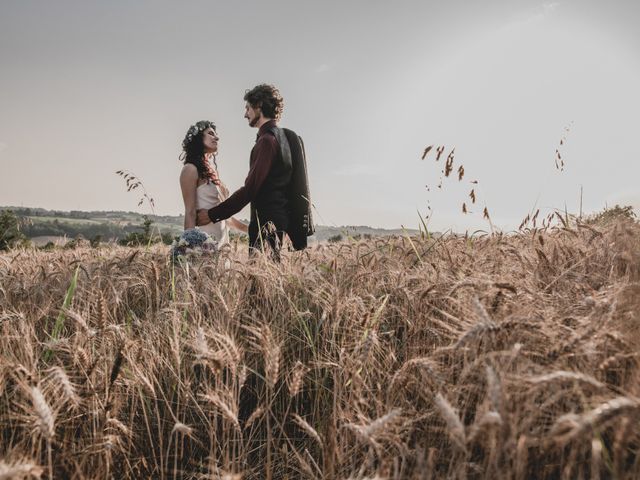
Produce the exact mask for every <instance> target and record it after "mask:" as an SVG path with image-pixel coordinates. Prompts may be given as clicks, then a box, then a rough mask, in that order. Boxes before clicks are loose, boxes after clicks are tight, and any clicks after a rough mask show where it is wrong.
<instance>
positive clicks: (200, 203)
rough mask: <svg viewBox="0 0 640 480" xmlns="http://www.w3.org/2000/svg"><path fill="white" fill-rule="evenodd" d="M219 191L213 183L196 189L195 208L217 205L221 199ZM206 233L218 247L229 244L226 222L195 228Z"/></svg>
mask: <svg viewBox="0 0 640 480" xmlns="http://www.w3.org/2000/svg"><path fill="white" fill-rule="evenodd" d="M221 196H222V194H221V193H220V189H219V188H218V186H217V185H216V184H214V183H203V184H202V185H199V186H198V188H197V189H196V208H198V209H200V208H206V209H209V208H212V207H215V206H216V205H218V204H219V203H220V202H221V201H222V199H221ZM196 228H199V229H200V230H202V231H203V232H207V233H208V234H209V235H211V238H213V239H214V240H216V241H217V242H218V245H224V244H225V243H229V229H228V228H227V223H226V221H224V220H222V221H221V222H217V223H207V224H206V225H203V226H201V227H196Z"/></svg>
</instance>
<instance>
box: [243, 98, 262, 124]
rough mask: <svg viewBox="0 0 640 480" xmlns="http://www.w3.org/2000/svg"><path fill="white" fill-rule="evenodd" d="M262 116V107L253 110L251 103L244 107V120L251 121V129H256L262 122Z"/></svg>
mask: <svg viewBox="0 0 640 480" xmlns="http://www.w3.org/2000/svg"><path fill="white" fill-rule="evenodd" d="M260 115H262V110H261V109H260V107H256V108H253V107H252V106H251V104H250V103H249V102H246V103H245V105H244V118H246V119H247V120H248V121H249V126H250V127H255V126H256V125H257V124H258V122H259V121H260Z"/></svg>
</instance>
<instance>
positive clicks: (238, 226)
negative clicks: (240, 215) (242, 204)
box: [227, 217, 249, 233]
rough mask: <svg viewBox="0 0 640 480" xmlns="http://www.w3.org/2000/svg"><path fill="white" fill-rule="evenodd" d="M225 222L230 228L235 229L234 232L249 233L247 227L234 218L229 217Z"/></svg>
mask: <svg viewBox="0 0 640 480" xmlns="http://www.w3.org/2000/svg"><path fill="white" fill-rule="evenodd" d="M227 222H229V225H230V226H231V228H235V229H236V230H238V231H240V232H242V233H248V232H249V227H247V225H245V224H244V223H242V222H241V221H239V220H236V218H235V217H231V218H230V219H229V220H227Z"/></svg>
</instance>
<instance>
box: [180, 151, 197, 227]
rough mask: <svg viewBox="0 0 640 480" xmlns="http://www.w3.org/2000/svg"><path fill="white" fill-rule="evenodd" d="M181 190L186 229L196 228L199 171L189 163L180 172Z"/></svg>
mask: <svg viewBox="0 0 640 480" xmlns="http://www.w3.org/2000/svg"><path fill="white" fill-rule="evenodd" d="M180 188H181V190H182V200H183V201H184V229H185V230H186V229H188V228H194V227H195V226H196V189H197V188H198V169H197V168H196V166H195V165H192V164H190V163H187V164H186V165H185V166H184V167H182V172H180Z"/></svg>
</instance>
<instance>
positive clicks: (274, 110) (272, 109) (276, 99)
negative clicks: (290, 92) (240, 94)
mask: <svg viewBox="0 0 640 480" xmlns="http://www.w3.org/2000/svg"><path fill="white" fill-rule="evenodd" d="M244 101H245V102H249V105H251V106H252V107H253V108H258V107H259V108H260V109H261V110H262V113H263V114H264V116H265V117H267V118H273V119H275V120H280V117H281V116H282V110H284V100H283V99H282V95H280V91H279V90H278V89H277V88H276V87H274V86H273V85H268V84H266V83H263V84H260V85H258V86H257V87H253V88H252V89H251V90H247V91H246V93H245V94H244Z"/></svg>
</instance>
